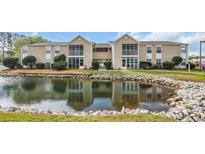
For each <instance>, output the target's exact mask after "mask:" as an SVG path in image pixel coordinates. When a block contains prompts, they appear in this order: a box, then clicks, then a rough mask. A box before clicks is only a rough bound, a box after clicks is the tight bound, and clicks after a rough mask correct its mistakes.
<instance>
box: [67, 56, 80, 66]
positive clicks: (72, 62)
mask: <svg viewBox="0 0 205 154" xmlns="http://www.w3.org/2000/svg"><path fill="white" fill-rule="evenodd" d="M80 66H83V57H69V58H68V67H69V68H79V67H80Z"/></svg>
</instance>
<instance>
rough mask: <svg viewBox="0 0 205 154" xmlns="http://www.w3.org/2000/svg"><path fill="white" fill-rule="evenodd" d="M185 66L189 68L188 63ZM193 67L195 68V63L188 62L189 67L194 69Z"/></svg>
mask: <svg viewBox="0 0 205 154" xmlns="http://www.w3.org/2000/svg"><path fill="white" fill-rule="evenodd" d="M186 67H187V69H189V66H188V64H187V65H186ZM194 68H196V65H195V64H193V63H190V69H191V70H192V69H194Z"/></svg>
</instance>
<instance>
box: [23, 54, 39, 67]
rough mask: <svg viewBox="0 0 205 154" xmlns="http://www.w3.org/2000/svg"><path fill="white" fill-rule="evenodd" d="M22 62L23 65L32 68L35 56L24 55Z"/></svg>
mask: <svg viewBox="0 0 205 154" xmlns="http://www.w3.org/2000/svg"><path fill="white" fill-rule="evenodd" d="M22 63H23V65H26V66H30V67H31V68H33V66H34V65H35V63H36V57H34V56H26V57H24V58H23V60H22Z"/></svg>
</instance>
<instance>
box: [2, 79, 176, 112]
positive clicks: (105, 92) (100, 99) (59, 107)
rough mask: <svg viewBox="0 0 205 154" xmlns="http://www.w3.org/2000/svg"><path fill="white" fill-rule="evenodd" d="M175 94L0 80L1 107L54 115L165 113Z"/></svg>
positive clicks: (115, 84) (85, 83)
mask: <svg viewBox="0 0 205 154" xmlns="http://www.w3.org/2000/svg"><path fill="white" fill-rule="evenodd" d="M172 92H173V90H171V89H168V88H165V87H160V86H155V85H146V84H139V83H138V82H134V81H99V80H98V81H95V80H74V79H20V78H0V105H1V106H3V107H8V106H23V107H24V108H27V109H38V110H41V111H44V110H47V109H51V110H52V111H55V112H62V111H66V112H75V111H96V110H101V111H102V110H116V111H120V110H121V109H122V107H123V106H124V107H126V108H130V109H136V108H141V109H148V110H150V111H155V112H159V111H164V110H167V109H168V105H167V104H166V103H165V101H166V99H168V98H169V96H168V93H172Z"/></svg>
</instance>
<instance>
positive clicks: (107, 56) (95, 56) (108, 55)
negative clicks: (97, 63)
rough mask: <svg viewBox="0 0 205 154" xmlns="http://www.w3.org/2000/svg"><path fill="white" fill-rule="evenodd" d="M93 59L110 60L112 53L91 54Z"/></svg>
mask: <svg viewBox="0 0 205 154" xmlns="http://www.w3.org/2000/svg"><path fill="white" fill-rule="evenodd" d="M93 59H112V52H110V51H108V52H93Z"/></svg>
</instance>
